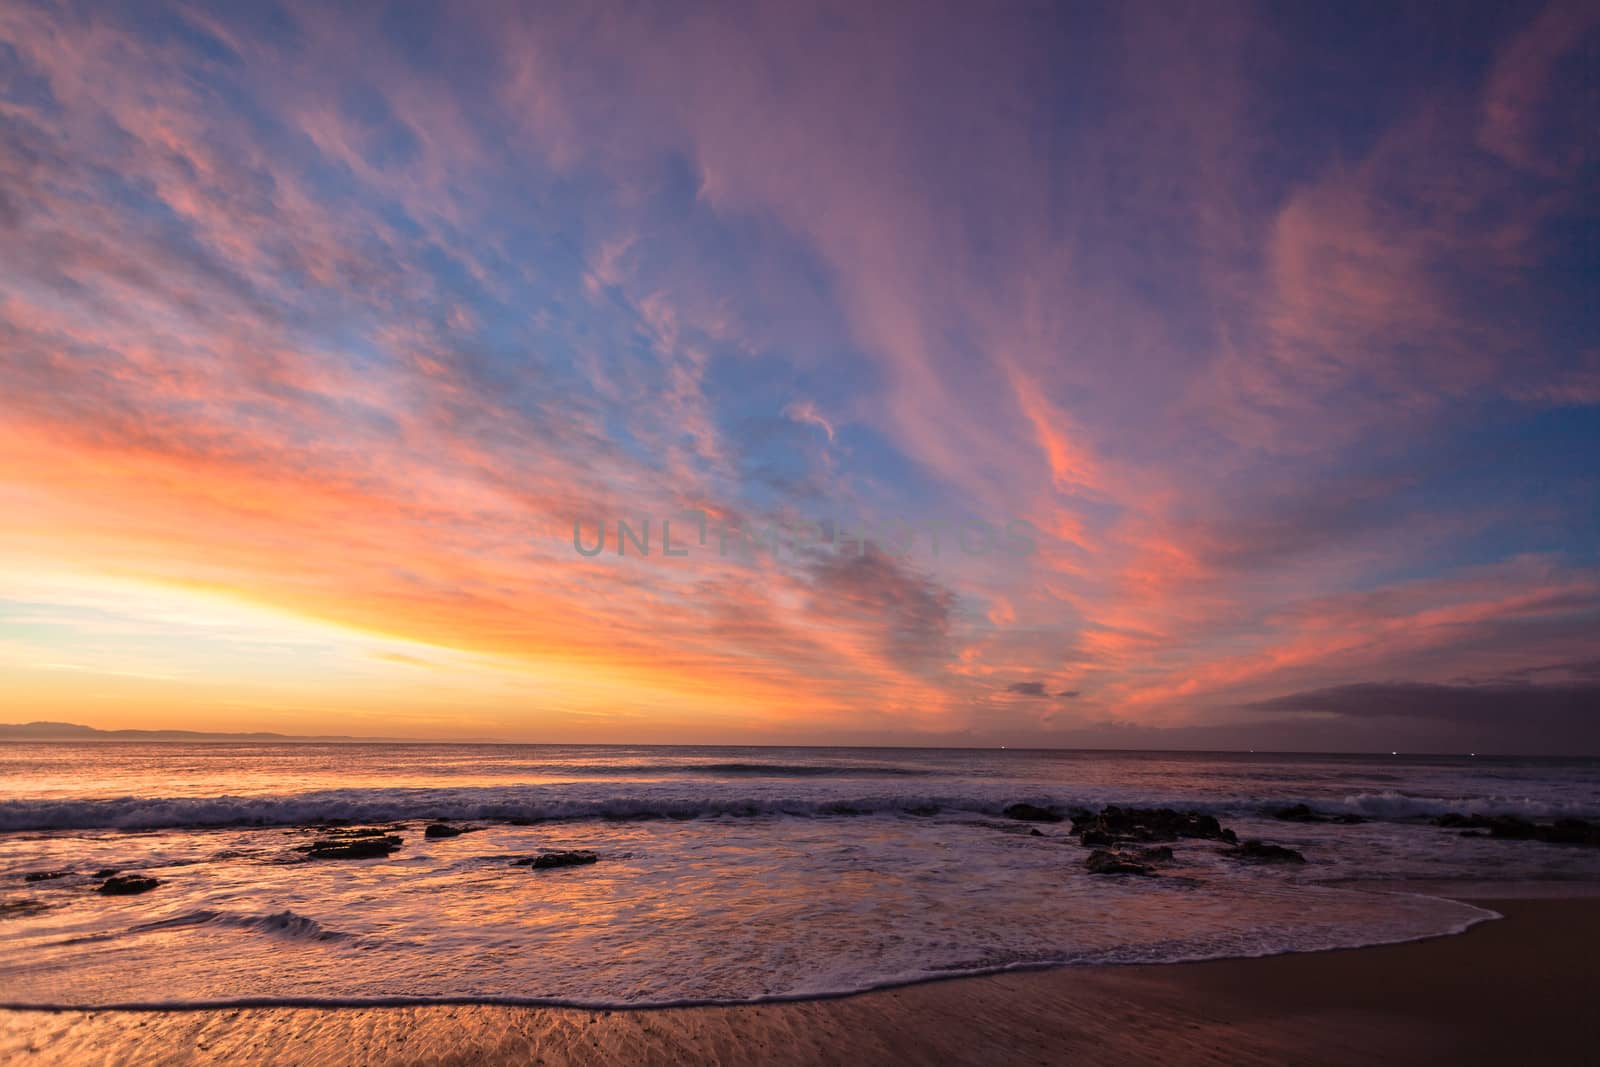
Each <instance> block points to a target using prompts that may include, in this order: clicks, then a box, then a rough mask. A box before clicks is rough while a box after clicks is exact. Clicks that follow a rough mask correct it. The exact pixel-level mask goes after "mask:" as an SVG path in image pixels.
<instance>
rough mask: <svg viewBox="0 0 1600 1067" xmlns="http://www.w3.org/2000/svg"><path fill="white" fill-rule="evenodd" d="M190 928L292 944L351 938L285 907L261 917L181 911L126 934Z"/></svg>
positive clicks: (233, 913)
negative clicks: (214, 929)
mask: <svg viewBox="0 0 1600 1067" xmlns="http://www.w3.org/2000/svg"><path fill="white" fill-rule="evenodd" d="M194 926H213V927H227V928H232V929H236V930H253V931H255V932H257V933H262V934H268V935H270V936H273V937H282V938H285V939H288V940H292V941H345V940H348V939H349V938H350V936H351V935H349V934H345V933H340V932H339V931H337V930H329V929H327V928H326V927H324V926H323V925H322V924H321V923H319V922H318V921H317V920H315V919H313V918H310V917H309V916H306V915H301V914H299V913H298V912H294V911H290V910H288V909H287V908H285V909H284V910H282V911H274V912H263V913H261V914H251V913H240V912H229V911H212V910H209V909H201V910H199V911H191V912H185V913H184V914H182V915H174V916H172V917H171V918H169V919H158V920H156V921H154V922H148V923H140V924H139V925H138V926H134V927H131V928H130V929H129V930H128V933H130V934H143V933H151V932H154V931H157V930H169V929H174V928H179V927H194Z"/></svg>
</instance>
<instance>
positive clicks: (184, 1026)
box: [0, 886, 1600, 1064]
mask: <svg viewBox="0 0 1600 1067" xmlns="http://www.w3.org/2000/svg"><path fill="white" fill-rule="evenodd" d="M1478 892H1481V893H1484V894H1491V893H1492V894H1494V895H1492V896H1479V895H1478ZM1478 892H1459V893H1453V894H1452V895H1455V896H1458V897H1469V896H1470V897H1472V899H1473V902H1474V903H1476V904H1479V905H1481V906H1483V907H1487V908H1492V909H1493V910H1495V911H1497V912H1499V913H1501V914H1502V915H1503V916H1504V917H1505V918H1504V919H1503V920H1501V921H1495V922H1486V923H1482V924H1479V925H1478V926H1476V927H1474V928H1473V929H1471V930H1469V931H1467V932H1466V933H1464V934H1461V935H1458V936H1453V937H1442V938H1436V939H1432V940H1428V941H1421V942H1412V943H1408V944H1400V945H1388V946H1377V947H1372V948H1363V949H1354V950H1347V951H1337V952H1322V953H1308V954H1296V955H1286V956H1275V957H1270V958H1263V959H1245V960H1218V961H1210V962H1204V963H1190V964H1166V965H1152V966H1127V967H1080V968H1064V969H1058V970H1048V971H1034V972H1026V973H1011V974H1003V975H996V976H992V977H982V978H964V979H956V980H951V981H946V982H931V983H927V984H923V985H917V986H910V987H903V988H898V989H888V990H882V991H878V992H872V993H866V994H861V995H857V996H851V997H843V998H839V999H833V1000H818V1001H807V1002H796V1003H786V1004H769V1005H753V1006H739V1007H702V1008H680V1009H663V1010H651V1011H612V1012H589V1011H577V1010H568V1009H549V1008H511V1007H494V1006H435V1007H406V1008H360V1009H286V1008H274V1009H237V1010H212V1011H189V1012H167V1011H159V1012H35V1011H11V1012H5V1013H3V1014H0V1061H4V1062H7V1063H39V1064H46V1063H48V1064H78V1063H112V1062H115V1063H241V1062H250V1063H284V1064H287V1063H317V1064H356V1063H374V1062H376V1063H428V1064H478V1063H543V1064H584V1063H597V1062H617V1063H686V1062H695V1063H719V1064H738V1063H753V1062H762V1063H846V1062H848V1063H852V1064H876V1063H885V1064H887V1063H941V1064H952V1063H974V1064H976V1063H1060V1062H1068V1061H1078V1062H1082V1061H1089V1062H1118V1061H1120V1062H1128V1061H1138V1062H1151V1061H1156V1060H1161V1061H1165V1062H1183V1063H1219V1064H1224V1063H1226V1064H1238V1063H1284V1062H1293V1063H1316V1064H1323V1063H1325V1064H1336V1063H1397V1064H1413V1063H1452V1064H1460V1063H1510V1062H1548V1063H1583V1062H1594V1055H1595V1053H1594V1040H1593V1039H1594V1034H1593V1029H1592V1024H1591V1021H1590V1012H1591V1009H1592V1000H1593V994H1594V990H1595V989H1596V988H1600V963H1597V961H1596V959H1595V954H1594V952H1593V946H1594V945H1596V944H1600V899H1596V898H1593V897H1583V896H1565V897H1556V896H1552V892H1561V890H1559V889H1553V887H1550V886H1544V887H1533V888H1532V889H1528V890H1514V891H1513V890H1507V889H1506V888H1505V887H1498V888H1493V887H1483V888H1482V889H1481V890H1479V891H1478ZM1511 893H1514V896H1508V894H1511Z"/></svg>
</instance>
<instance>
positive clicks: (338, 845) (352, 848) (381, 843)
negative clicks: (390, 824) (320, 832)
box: [298, 834, 405, 860]
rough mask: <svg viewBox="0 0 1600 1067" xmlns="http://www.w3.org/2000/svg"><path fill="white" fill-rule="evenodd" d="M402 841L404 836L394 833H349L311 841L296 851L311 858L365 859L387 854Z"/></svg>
mask: <svg viewBox="0 0 1600 1067" xmlns="http://www.w3.org/2000/svg"><path fill="white" fill-rule="evenodd" d="M404 843H405V839H404V838H401V837H398V836H396V835H394V834H383V835H382V836H368V835H364V834H350V835H349V836H347V837H345V838H342V839H339V838H334V839H328V840H322V841H313V842H312V843H311V844H309V845H304V846H302V847H301V848H300V849H299V850H298V851H301V852H304V853H305V854H306V858H307V859H313V860H365V859H372V858H374V857H377V856H387V855H389V853H391V852H393V851H394V850H395V849H397V848H399V847H400V846H401V845H403V844H404Z"/></svg>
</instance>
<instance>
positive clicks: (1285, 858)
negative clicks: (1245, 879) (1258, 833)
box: [1222, 841, 1306, 863]
mask: <svg viewBox="0 0 1600 1067" xmlns="http://www.w3.org/2000/svg"><path fill="white" fill-rule="evenodd" d="M1222 854H1223V855H1224V856H1232V857H1233V858H1234V859H1241V860H1252V861H1254V862H1256V863H1304V862H1305V861H1306V858H1305V857H1304V856H1302V855H1301V854H1300V853H1298V852H1296V851H1295V850H1294V849H1292V848H1284V847H1283V846H1282V845H1269V844H1267V843H1265V842H1263V841H1246V842H1245V843H1244V844H1243V845H1241V846H1239V847H1238V848H1226V849H1223V850H1222Z"/></svg>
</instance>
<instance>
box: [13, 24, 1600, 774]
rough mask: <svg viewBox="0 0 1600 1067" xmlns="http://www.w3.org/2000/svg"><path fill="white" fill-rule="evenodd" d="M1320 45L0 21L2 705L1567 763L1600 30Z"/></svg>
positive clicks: (573, 734)
mask: <svg viewBox="0 0 1600 1067" xmlns="http://www.w3.org/2000/svg"><path fill="white" fill-rule="evenodd" d="M1333 10H1334V9H1333V8H1329V9H1327V11H1322V9H1312V8H1310V7H1306V8H1305V9H1303V10H1300V11H1299V12H1298V13H1297V14H1296V15H1295V16H1294V17H1292V18H1291V17H1274V16H1273V9H1272V8H1271V7H1270V6H1269V7H1263V8H1248V7H1239V8H1235V7H1232V6H1231V5H1197V6H1192V7H1188V8H1182V9H1179V8H1173V9H1171V10H1165V11H1162V12H1161V13H1160V15H1159V17H1157V15H1156V13H1155V12H1154V10H1153V9H1147V8H1143V7H1140V6H1138V5H1131V6H1128V7H1125V8H1123V7H1106V6H1094V7H1084V8H1081V9H1078V8H1054V7H1051V6H1048V5H1029V4H1014V5H1000V6H997V7H996V8H995V9H994V10H993V12H992V13H991V14H990V15H989V16H987V17H986V18H984V19H981V20H976V21H975V20H974V19H973V18H972V15H971V11H970V9H969V11H968V12H967V14H966V15H965V16H964V17H962V18H957V17H955V15H954V14H952V13H951V12H948V11H946V10H945V9H943V8H942V7H941V6H939V5H928V6H924V5H914V6H901V8H900V9H899V10H898V11H896V10H894V9H892V8H891V7H889V6H880V5H871V4H856V5H841V6H838V7H837V8H835V9H834V10H832V11H830V12H826V13H817V12H809V13H808V12H806V11H805V10H804V9H803V8H802V6H801V5H789V4H778V5H758V6H757V7H755V8H752V9H749V10H742V9H741V11H740V13H739V14H737V16H730V15H729V13H728V12H727V11H726V10H719V11H712V10H709V9H704V10H702V9H697V8H691V7H682V6H678V5H662V6H659V7H656V8H654V9H653V10H652V8H651V6H649V5H645V6H642V7H640V6H632V5H608V4H600V5H587V4H582V5H570V6H566V7H557V8H555V9H551V10H540V11H539V12H538V14H537V16H535V13H534V9H533V8H532V7H527V6H524V5H514V4H513V5H491V4H468V5H460V6H456V5H451V6H448V7H447V6H445V5H438V6H405V7H390V8H383V9H380V8H377V7H367V6H365V5H324V4H286V5H282V6H280V5H277V4H243V5H236V6H225V5H213V6H211V7H210V8H209V9H208V8H207V7H204V6H190V5H185V4H172V5H165V4H151V5H131V6H128V7H124V8H113V7H102V6H99V5H90V6H80V5H78V4H75V3H68V4H61V5H55V4H35V3H31V2H23V3H8V4H5V5H0V675H3V677H4V679H5V686H4V689H5V697H4V698H3V701H4V704H5V709H6V714H5V715H3V716H0V719H4V720H6V721H11V722H24V721H27V720H30V719H53V720H64V721H70V722H76V723H83V724H87V725H90V726H96V727H101V728H108V729H112V728H150V729H199V730H224V731H245V730H270V731H278V732H283V733H294V734H353V735H361V736H383V737H419V738H463V739H482V738H501V739H512V740H527V741H552V742H607V741H628V742H639V743H644V742H662V743H670V742H689V743H712V742H724V741H726V742H730V743H761V742H785V743H811V744H833V743H861V744H973V745H999V744H1006V745H1013V746H1020V745H1032V746H1070V745H1097V746H1111V747H1128V748H1134V747H1167V746H1177V747H1230V748H1233V747H1238V748H1242V747H1254V746H1257V745H1259V746H1261V747H1270V746H1280V747H1284V748H1314V749H1324V750H1344V749H1365V750H1377V749H1381V750H1383V751H1388V750H1390V749H1401V750H1404V749H1407V748H1410V749H1411V750H1413V751H1416V750H1425V751H1443V752H1455V751H1458V750H1459V751H1463V752H1464V751H1467V750H1468V749H1471V748H1477V749H1482V750H1485V751H1489V750H1495V749H1499V750H1507V751H1555V752H1562V751H1571V750H1572V749H1573V748H1574V746H1575V747H1577V748H1583V747H1584V746H1588V747H1589V748H1591V749H1593V748H1594V746H1595V745H1596V744H1600V733H1597V732H1596V731H1597V729H1600V727H1596V726H1595V725H1594V721H1593V715H1592V713H1593V711H1595V710H1596V707H1597V697H1600V640H1597V638H1600V559H1597V557H1596V547H1595V546H1596V543H1597V535H1600V479H1597V469H1596V465H1595V460H1594V456H1596V455H1600V418H1597V417H1596V413H1597V412H1596V408H1597V405H1600V347H1597V341H1596V338H1597V337H1600V331H1597V321H1596V306H1597V305H1596V302H1595V296H1594V294H1595V285H1596V281H1597V276H1600V270H1597V264H1596V261H1595V248H1596V246H1597V241H1596V232H1597V231H1596V226H1597V215H1596V205H1597V204H1600V196H1597V193H1600V189H1597V187H1596V186H1597V182H1596V179H1597V176H1600V169H1597V158H1596V147H1597V140H1596V137H1595V127H1594V122H1595V119H1594V114H1595V112H1596V107H1595V103H1596V102H1595V94H1594V87H1593V74H1592V64H1593V63H1594V56H1595V49H1596V42H1597V39H1600V7H1597V6H1596V5H1594V4H1584V3H1581V2H1573V3H1561V2H1557V3H1552V4H1549V5H1547V6H1545V7H1543V8H1542V9H1540V8H1539V7H1537V6H1532V5H1529V6H1523V5H1501V6H1498V7H1491V8H1487V9H1484V10H1480V11H1476V12H1475V13H1472V14H1470V15H1469V14H1467V13H1466V12H1465V10H1463V13H1462V15H1461V18H1460V20H1459V24H1458V25H1456V27H1455V29H1454V30H1453V31H1452V33H1453V34H1455V36H1454V37H1451V38H1450V39H1449V40H1446V39H1444V37H1443V36H1440V35H1439V34H1438V33H1437V30H1438V23H1437V20H1434V21H1433V22H1432V23H1425V22H1422V21H1414V20H1412V19H1411V17H1410V16H1407V15H1406V14H1404V13H1403V12H1397V13H1395V14H1393V15H1392V17H1389V18H1387V19H1371V20H1367V21H1366V22H1365V23H1363V24H1362V25H1361V26H1360V28H1359V29H1352V28H1350V27H1349V26H1337V25H1334V24H1333V23H1332V21H1331V20H1332V19H1333V15H1332V12H1333ZM1319 12H1320V13H1319ZM1325 18H1326V19H1328V20H1329V21H1328V22H1327V24H1324V19H1325ZM975 26H976V27H977V29H976V32H975V30H974V27H975ZM1586 69H1588V71H1589V73H1588V75H1587V77H1586V76H1585V73H1584V72H1585V70H1586ZM695 513H698V514H699V516H700V518H701V520H702V521H703V522H704V523H705V527H706V530H707V533H706V536H705V537H704V538H703V539H702V538H701V536H700V532H699V526H698V523H697V520H696V518H695ZM619 521H620V522H624V523H627V524H629V527H630V529H631V530H634V531H640V530H642V529H643V526H644V524H645V523H646V522H648V523H649V527H650V532H651V534H652V535H653V540H652V542H651V544H650V549H651V551H650V553H649V555H648V556H642V555H640V554H639V553H638V552H637V551H635V546H634V545H633V543H631V542H630V543H628V544H627V549H626V554H620V553H619V551H618V545H619V540H618V536H617V523H618V522H619ZM664 521H670V522H671V524H672V527H671V529H672V538H673V541H672V544H673V545H674V546H675V547H681V548H682V549H683V550H684V551H685V552H686V553H687V554H686V555H681V556H680V555H670V556H669V555H666V554H664V552H663V551H662V549H663V545H662V543H661V538H662V528H661V527H662V523H663V522H664ZM575 523H576V524H578V526H579V530H580V534H581V536H580V538H579V540H580V543H581V542H587V543H588V544H592V543H593V541H594V538H595V536H596V533H597V531H598V530H599V529H600V528H601V527H602V526H604V528H605V532H606V539H605V541H604V547H603V549H602V550H601V551H600V552H599V553H598V554H596V555H592V556H590V555H585V554H584V553H583V552H580V551H579V550H578V549H577V548H575V545H574V524H575ZM869 524H870V526H871V528H872V529H873V530H874V531H877V532H878V536H876V537H872V538H869V540H871V541H873V542H874V543H872V544H870V545H868V546H866V547H864V548H863V547H860V546H859V545H858V543H857V540H856V539H853V538H851V537H848V536H846V535H847V534H851V533H854V534H860V533H861V532H862V531H863V529H864V528H865V527H866V526H868V525H869ZM982 525H986V527H987V529H988V531H989V532H988V533H987V534H983V533H981V532H975V531H980V530H981V529H982ZM774 527H776V528H778V529H780V530H782V531H784V532H783V533H782V534H781V535H780V536H779V543H778V544H777V549H778V550H777V551H776V552H774V551H772V548H773V545H772V544H771V543H763V542H762V541H761V536H762V532H763V531H768V530H771V529H772V528H774ZM734 529H737V530H738V531H740V532H739V533H738V534H737V535H736V536H734V537H733V544H734V548H733V549H731V550H724V544H723V541H725V540H726V535H727V532H728V531H730V530H734ZM964 531H965V532H966V537H967V540H966V541H965V542H963V540H962V537H963V532H964ZM1008 531H1010V534H1009V535H1008ZM1021 533H1026V534H1027V536H1026V537H1023V536H1020V534H1021ZM901 534H904V535H905V536H904V537H901V538H900V539H899V540H898V541H897V540H896V538H897V537H899V535H901ZM719 535H723V541H719ZM936 535H937V536H939V537H940V540H939V541H938V545H939V547H938V549H937V550H935V547H934V545H935V537H936ZM750 537H753V539H754V541H755V543H754V545H753V547H750V548H748V549H747V548H746V547H745V546H746V542H747V540H748V539H749V538H750ZM985 538H987V539H985ZM980 542H981V543H980ZM1024 542H1025V543H1024ZM974 546H976V547H974ZM977 549H982V550H981V551H979V550H977ZM1517 730H1521V731H1523V732H1522V733H1521V734H1516V733H1515V731H1517ZM1530 731H1531V732H1530ZM1518 738H1521V741H1520V742H1519V740H1518Z"/></svg>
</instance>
